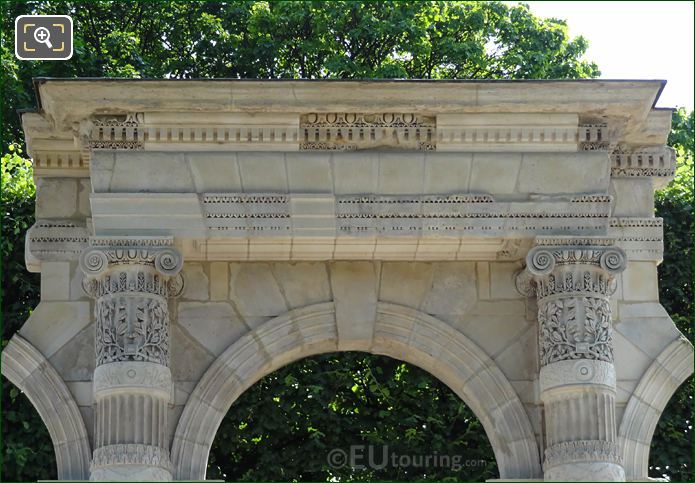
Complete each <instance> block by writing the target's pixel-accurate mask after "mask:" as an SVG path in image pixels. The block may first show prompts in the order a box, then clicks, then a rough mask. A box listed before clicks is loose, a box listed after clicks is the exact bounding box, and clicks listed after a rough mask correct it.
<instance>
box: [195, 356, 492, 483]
mask: <svg viewBox="0 0 695 483" xmlns="http://www.w3.org/2000/svg"><path fill="white" fill-rule="evenodd" d="M351 445H364V446H365V449H364V453H363V454H364V455H365V458H364V459H363V460H361V461H360V460H357V461H356V462H358V463H360V462H361V463H362V464H366V462H367V455H368V447H369V445H372V447H373V449H374V455H375V456H374V459H373V461H374V462H375V463H377V464H379V463H381V462H382V461H383V454H384V453H383V451H384V446H387V447H388V449H387V450H386V453H387V454H396V455H410V456H411V457H412V456H418V457H419V456H423V455H435V454H438V455H450V456H455V455H458V458H459V459H460V460H461V461H460V463H462V465H461V466H462V467H461V468H460V469H459V468H454V469H452V468H451V467H447V468H443V467H441V466H442V465H439V466H440V467H434V466H432V467H430V468H426V469H422V468H415V467H413V466H411V467H397V465H396V467H392V466H391V465H390V464H389V465H387V466H386V467H385V468H383V469H369V468H365V469H352V468H351V467H350V466H349V465H346V466H345V467H340V468H332V467H331V466H330V465H329V463H328V454H329V452H330V451H331V450H333V449H339V450H343V451H345V452H346V453H347V454H350V446H351ZM355 451H361V450H359V449H357V450H355ZM464 461H471V462H472V461H475V462H476V464H473V463H471V464H470V465H469V466H467V465H464V464H463V462H464ZM455 470H458V471H455ZM498 476H499V474H498V473H497V465H496V463H495V458H494V455H493V453H492V448H491V446H490V443H489V442H488V440H487V438H486V437H485V432H484V430H483V428H482V426H481V424H480V422H479V421H478V419H477V418H476V417H475V416H474V415H473V412H472V411H471V410H470V409H469V408H468V407H467V406H466V405H465V404H464V403H463V402H462V401H461V400H460V399H459V398H458V396H456V395H455V394H454V393H453V392H452V391H451V389H449V388H448V387H447V386H445V385H444V384H443V383H441V382H439V381H438V380H436V379H435V378H433V377H432V376H431V375H429V374H428V373H427V372H425V371H423V370H421V369H419V368H417V367H414V366H410V365H407V364H404V363H402V362H399V361H397V360H394V359H391V358H388V357H384V356H372V355H369V354H364V353H354V352H344V353H334V354H325V355H321V356H316V357H311V358H308V359H304V360H301V361H298V362H296V363H294V364H291V365H289V366H287V367H285V368H283V369H280V370H278V371H276V372H274V373H272V374H270V375H268V376H266V377H265V378H263V379H262V380H261V381H259V382H258V383H256V384H255V385H254V386H252V387H251V388H250V389H249V390H247V391H246V392H245V393H244V394H243V395H242V396H241V397H240V398H239V399H238V400H237V401H236V402H235V403H234V404H233V405H232V408H231V409H230V410H229V412H228V414H227V416H226V417H225V419H224V421H223V422H222V424H221V425H220V428H219V430H218V432H217V435H216V437H215V442H214V445H213V448H212V450H211V454H210V462H209V467H208V478H222V479H226V480H228V481H229V480H232V481H234V480H244V481H273V480H282V481H326V480H328V479H338V480H340V481H345V480H357V481H369V480H400V481H406V480H438V481H441V480H447V479H448V480H452V481H467V480H474V481H484V480H485V479H488V478H496V477H498Z"/></svg>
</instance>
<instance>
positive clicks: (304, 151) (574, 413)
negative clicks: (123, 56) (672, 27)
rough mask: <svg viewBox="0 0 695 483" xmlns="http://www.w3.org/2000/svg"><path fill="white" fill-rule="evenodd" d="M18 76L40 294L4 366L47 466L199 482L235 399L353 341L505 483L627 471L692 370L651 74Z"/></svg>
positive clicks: (661, 119) (30, 259)
mask: <svg viewBox="0 0 695 483" xmlns="http://www.w3.org/2000/svg"><path fill="white" fill-rule="evenodd" d="M35 84H36V92H37V101H38V109H37V110H36V111H32V112H24V113H22V124H23V127H24V132H25V134H26V140H27V147H28V151H29V153H30V155H31V157H32V159H33V163H34V174H35V178H36V183H37V202H36V220H37V221H36V224H35V225H34V226H32V227H31V229H30V230H29V231H28V233H27V235H26V240H27V243H26V264H27V268H28V269H29V270H30V271H34V272H40V273H41V302H40V304H39V305H38V307H36V309H35V310H34V311H33V313H32V315H31V317H30V318H29V319H28V320H27V321H26V323H25V324H24V326H23V327H22V329H21V330H20V331H19V332H18V333H17V334H16V335H15V336H14V337H13V339H12V340H11V342H10V343H9V345H8V346H7V347H6V348H5V350H4V351H3V353H2V372H3V374H4V375H6V376H7V378H8V379H10V380H11V381H12V382H13V383H14V384H15V385H16V386H17V387H19V388H20V389H21V390H22V391H24V392H25V394H26V395H27V396H28V397H29V399H30V400H31V401H32V403H33V404H34V405H35V407H36V409H37V411H38V412H39V414H40V415H41V418H42V419H43V421H44V422H45V424H46V426H47V427H48V430H49V432H50V435H51V438H52V440H53V444H54V447H55V454H56V460H57V467H58V476H59V478H60V479H71V480H93V481H99V480H135V481H146V480H148V481H169V480H204V479H205V470H206V466H207V458H208V454H209V451H210V447H211V444H212V442H213V440H214V437H215V432H216V430H217V428H218V426H219V424H220V422H221V420H222V419H223V418H224V416H225V414H226V412H227V410H228V408H229V407H230V405H231V404H232V403H233V402H234V401H235V400H236V398H237V397H239V395H240V394H241V393H242V392H243V391H244V390H246V389H247V388H248V387H250V386H251V385H252V384H254V383H255V382H256V381H258V380H259V379H260V378H261V377H263V376H264V375H266V374H269V373H271V372H272V371H274V370H276V369H278V368H280V367H282V366H284V365H286V364H288V363H290V362H292V361H296V360H298V359H301V358H304V357H308V356H311V355H315V354H321V353H326V352H333V351H348V350H349V351H354V350H357V351H365V352H370V353H374V354H384V355H388V356H391V357H394V358H396V359H399V360H403V361H406V362H409V363H412V364H415V365H417V366H419V367H421V368H423V369H425V370H427V371H428V372H430V373H431V374H432V375H433V376H435V377H437V378H438V379H440V380H441V381H443V382H444V383H445V384H447V385H448V386H449V387H450V388H451V389H452V390H453V391H454V392H455V393H456V394H457V395H459V396H460V397H461V398H462V400H463V401H465V403H466V404H467V405H468V406H469V407H470V408H471V409H472V410H473V412H474V413H475V414H476V415H477V417H478V418H479V419H480V421H481V423H482V425H483V427H484V428H485V431H486V434H487V437H488V438H489V440H490V442H491V444H492V447H493V449H494V453H495V458H496V460H497V464H498V467H499V471H500V478H501V479H503V480H509V479H514V480H526V481H543V480H548V481H558V480H559V481H573V480H576V481H581V480H585V481H587V480H589V481H597V480H605V481H625V480H627V481H638V480H643V479H644V478H646V476H647V464H648V457H649V447H650V441H651V438H652V434H653V432H654V428H655V426H656V423H657V421H658V419H659V416H660V414H661V412H662V411H663V409H664V407H665V405H666V403H667V402H668V400H669V398H670V396H671V395H672V394H673V392H674V391H675V390H676V388H677V387H678V386H679V385H680V384H681V383H682V381H684V380H685V379H686V378H687V377H688V375H689V374H690V373H691V372H692V370H693V348H692V346H691V345H690V344H689V343H688V341H687V340H686V339H685V338H684V337H683V336H682V335H681V334H680V333H679V331H678V330H677V329H676V327H675V325H674V324H673V322H672V321H671V319H670V318H669V316H668V314H667V313H666V312H665V310H664V308H663V307H662V306H661V305H660V304H659V297H658V287H657V266H658V264H659V263H660V262H661V260H662V255H663V233H662V232H663V227H662V220H661V219H659V218H655V217H654V203H653V194H654V190H655V189H656V188H659V187H661V186H664V185H665V183H667V182H668V181H669V179H670V178H671V177H672V175H673V172H674V165H675V156H674V152H673V150H672V149H670V148H668V147H666V146H665V143H666V137H667V134H668V132H669V128H670V122H671V111H670V110H668V109H659V108H654V105H655V102H656V99H657V98H658V96H659V93H660V92H661V89H662V88H663V82H661V81H609V80H582V81H475V82H473V81H391V80H383V81H296V80H277V81H255V80H191V81H189V80H182V81H174V80H170V81H164V80H162V81H159V80H120V79H118V80H117V79H36V80H35Z"/></svg>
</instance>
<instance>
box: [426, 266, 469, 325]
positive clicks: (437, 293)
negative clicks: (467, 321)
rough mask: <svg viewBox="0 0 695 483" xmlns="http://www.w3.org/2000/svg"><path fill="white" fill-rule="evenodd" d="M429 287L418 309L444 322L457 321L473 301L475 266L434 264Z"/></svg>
mask: <svg viewBox="0 0 695 483" xmlns="http://www.w3.org/2000/svg"><path fill="white" fill-rule="evenodd" d="M432 270H433V275H432V285H431V288H430V290H429V291H428V292H427V295H426V296H425V300H424V302H423V303H422V310H423V311H424V312H427V313H428V314H432V315H434V316H436V317H439V318H441V319H443V320H447V321H452V322H453V321H455V320H458V319H459V318H460V317H461V315H463V314H465V313H467V312H468V311H469V310H470V309H471V307H473V305H474V304H475V302H476V298H477V289H476V282H475V263H470V262H451V263H443V262H439V263H435V264H434V266H433V268H432Z"/></svg>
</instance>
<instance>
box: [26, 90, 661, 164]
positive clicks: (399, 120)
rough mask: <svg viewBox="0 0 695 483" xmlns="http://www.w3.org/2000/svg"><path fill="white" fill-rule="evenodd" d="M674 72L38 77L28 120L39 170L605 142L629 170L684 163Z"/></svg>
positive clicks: (561, 147)
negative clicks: (670, 78) (561, 77)
mask: <svg viewBox="0 0 695 483" xmlns="http://www.w3.org/2000/svg"><path fill="white" fill-rule="evenodd" d="M663 84H664V83H663V81H606V80H583V81H476V82H473V81H390V80H388V81H387V80H383V81H294V80H288V81H280V80H277V81H275V80H266V81H256V80H195V81H187V80H182V81H173V80H167V81H160V80H131V79H37V80H36V90H37V93H38V100H39V107H40V109H39V111H38V112H25V113H23V115H22V122H23V126H24V130H25V133H26V139H27V144H28V151H29V153H30V154H31V156H32V158H33V159H34V164H35V168H36V174H37V175H38V176H76V175H77V176H87V175H88V172H87V169H88V167H89V162H90V157H91V153H92V152H94V151H96V150H125V151H132V150H136V151H137V150H144V151H176V152H190V151H193V152H195V151H232V152H233V151H355V150H370V149H379V150H397V151H440V152H511V151H515V152H558V153H565V152H576V151H583V150H591V151H605V152H608V153H611V156H612V158H613V175H614V176H616V177H662V178H668V177H670V176H671V175H672V172H673V164H674V156H673V153H672V152H669V151H668V150H665V149H664V147H663V144H664V143H665V141H666V136H667V134H668V132H669V129H670V117H671V111H670V110H664V109H653V107H652V106H653V105H654V103H655V102H656V99H657V98H658V95H659V93H660V91H661V89H662V88H663Z"/></svg>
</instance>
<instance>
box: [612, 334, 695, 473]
mask: <svg viewBox="0 0 695 483" xmlns="http://www.w3.org/2000/svg"><path fill="white" fill-rule="evenodd" d="M692 373H693V346H692V345H691V344H690V342H688V340H687V339H686V338H685V337H682V336H681V337H679V338H678V339H676V340H674V341H673V342H671V343H670V344H669V345H668V346H666V348H665V349H664V350H663V351H661V354H659V356H658V357H657V358H656V360H654V362H652V364H651V366H649V368H648V369H647V371H646V372H645V373H644V375H643V376H642V379H640V382H639V384H637V387H636V388H635V392H634V393H633V394H632V396H631V397H630V399H629V400H628V402H627V406H626V407H625V413H624V414H623V419H622V421H621V423H620V431H619V433H618V436H619V438H620V446H621V448H622V453H623V461H624V468H625V476H626V478H627V479H628V480H635V479H639V478H646V477H647V471H648V467H649V449H650V446H651V441H652V436H653V435H654V430H655V429H656V425H657V423H658V422H659V418H660V417H661V414H662V412H663V411H664V408H665V407H666V404H668V402H669V400H670V399H671V397H672V396H673V394H674V393H675V392H676V389H678V387H679V386H680V385H681V384H682V383H683V381H685V380H686V379H687V378H688V376H690V375H691V374H692Z"/></svg>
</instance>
